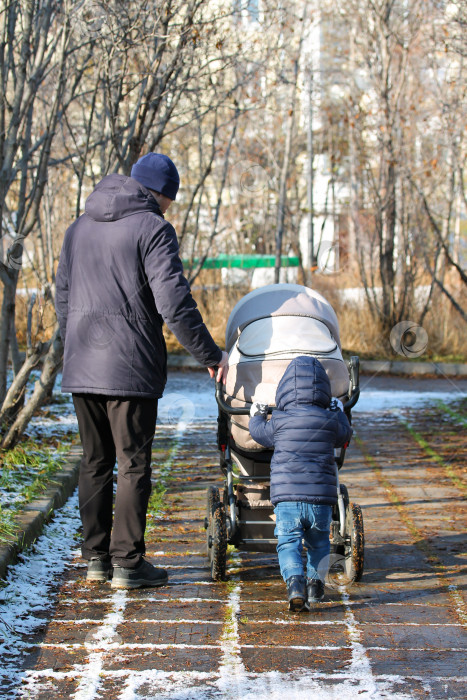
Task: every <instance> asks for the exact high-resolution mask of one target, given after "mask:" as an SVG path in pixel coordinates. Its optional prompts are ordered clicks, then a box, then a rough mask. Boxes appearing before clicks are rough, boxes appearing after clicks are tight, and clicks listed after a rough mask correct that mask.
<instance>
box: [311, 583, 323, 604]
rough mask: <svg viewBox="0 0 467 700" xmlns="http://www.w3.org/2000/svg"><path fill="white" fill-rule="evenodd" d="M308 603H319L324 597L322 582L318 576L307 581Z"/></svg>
mask: <svg viewBox="0 0 467 700" xmlns="http://www.w3.org/2000/svg"><path fill="white" fill-rule="evenodd" d="M307 592H308V603H321V601H322V600H323V598H324V583H323V581H320V579H319V578H316V579H314V578H309V579H308V581H307Z"/></svg>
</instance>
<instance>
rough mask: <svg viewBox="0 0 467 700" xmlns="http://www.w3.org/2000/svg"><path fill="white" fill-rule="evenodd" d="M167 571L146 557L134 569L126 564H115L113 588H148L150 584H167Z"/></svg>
mask: <svg viewBox="0 0 467 700" xmlns="http://www.w3.org/2000/svg"><path fill="white" fill-rule="evenodd" d="M167 580H168V577H167V571H165V569H158V568H157V567H155V566H154V565H153V564H150V563H149V562H148V561H146V560H145V559H142V560H141V563H140V564H138V566H137V567H136V568H134V569H128V568H126V567H124V566H114V569H113V576H112V583H111V586H112V588H146V587H149V586H165V584H166V583H167Z"/></svg>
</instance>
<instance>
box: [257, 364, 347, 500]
mask: <svg viewBox="0 0 467 700" xmlns="http://www.w3.org/2000/svg"><path fill="white" fill-rule="evenodd" d="M330 401H331V385H330V383H329V379H328V377H327V375H326V372H325V370H324V368H323V365H322V364H321V363H320V362H319V361H318V360H317V359H316V358H314V357H309V356H302V357H296V358H295V359H294V360H292V362H291V363H290V365H289V366H288V367H287V369H286V371H285V373H284V376H283V377H282V379H281V380H280V382H279V385H278V387H277V391H276V406H277V409H275V410H274V411H273V413H272V416H271V420H270V421H267V420H266V419H265V418H264V417H263V416H254V417H253V418H251V419H250V433H251V436H252V438H253V439H254V440H256V442H259V444H260V445H264V447H274V455H273V457H272V460H271V501H272V503H273V504H274V505H276V503H280V502H281V501H306V502H308V503H321V504H328V505H334V504H335V503H337V480H336V466H335V461H334V448H335V447H342V446H343V445H344V444H345V443H346V442H348V441H349V440H350V437H351V435H352V428H351V427H350V425H349V421H348V420H347V417H346V415H345V414H344V413H343V412H342V411H340V410H337V411H330V410H329V408H328V407H329V404H330Z"/></svg>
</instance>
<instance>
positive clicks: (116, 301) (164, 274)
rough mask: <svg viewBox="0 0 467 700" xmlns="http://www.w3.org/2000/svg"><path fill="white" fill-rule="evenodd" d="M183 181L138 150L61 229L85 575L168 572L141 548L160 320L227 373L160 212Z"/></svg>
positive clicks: (134, 577) (65, 382) (60, 308)
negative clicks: (125, 171) (79, 448)
mask: <svg viewBox="0 0 467 700" xmlns="http://www.w3.org/2000/svg"><path fill="white" fill-rule="evenodd" d="M178 187H179V175H178V172H177V169H176V167H175V165H174V163H173V162H172V161H171V160H170V158H168V157H167V156H164V155H162V154H157V153H149V154H147V155H145V156H143V157H142V158H140V160H139V161H138V162H137V163H136V164H135V165H134V166H133V169H132V171H131V177H126V176H125V175H118V174H113V175H108V176H107V177H104V179H103V180H101V182H99V183H98V185H97V186H96V188H95V189H94V191H93V192H92V193H91V195H90V196H89V197H88V199H87V200H86V205H85V211H84V214H83V215H82V216H80V217H79V218H78V219H77V220H76V221H75V222H74V223H73V224H72V225H71V226H70V228H69V229H68V230H67V232H66V234H65V240H64V243H63V248H62V252H61V255H60V262H59V266H58V270H57V275H56V310H57V316H58V320H59V323H60V330H61V336H62V340H63V343H64V361H63V379H62V391H64V392H71V393H72V394H73V401H74V405H75V409H76V414H77V417H78V424H79V429H80V435H81V441H82V445H83V459H82V463H81V469H80V481H79V494H80V513H81V518H82V522H83V537H84V543H83V547H82V553H83V556H84V558H85V559H87V560H88V562H89V563H88V573H87V579H88V580H99V581H103V580H107V579H108V578H109V577H110V576H111V575H112V569H113V577H112V586H113V587H115V588H136V587H140V586H143V585H152V586H153V585H161V584H163V583H165V582H166V581H167V573H166V572H165V571H164V570H163V569H158V568H156V567H154V566H153V565H152V564H150V563H149V562H147V561H146V560H144V559H143V554H144V552H145V545H144V530H145V525H146V511H147V505H148V500H149V495H150V489H151V468H150V462H151V445H152V439H153V436H154V431H155V423H156V416H157V400H158V399H159V398H160V397H161V396H162V393H163V390H164V386H165V383H166V379H167V352H166V347H165V342H164V337H163V333H162V325H163V322H165V323H167V325H168V327H169V328H170V329H171V330H172V331H173V332H174V334H175V335H176V336H177V338H178V340H179V341H180V343H181V344H182V345H183V346H184V347H185V348H186V349H187V350H188V351H189V352H190V353H191V354H192V355H193V356H194V357H195V358H196V359H197V360H198V361H199V363H200V364H201V365H203V366H205V367H207V368H210V374H211V376H214V369H212V368H213V367H214V366H216V365H219V366H220V367H221V369H220V370H219V374H220V375H221V374H222V370H223V369H224V370H225V368H226V366H227V354H226V353H224V352H223V351H222V350H221V349H220V348H219V347H218V346H217V345H216V343H215V342H214V340H213V339H212V337H211V335H210V334H209V332H208V330H207V328H206V326H205V325H204V323H203V319H202V317H201V314H200V313H199V311H198V309H197V306H196V303H195V301H194V299H193V297H192V296H191V292H190V288H189V285H188V282H187V280H186V279H185V277H184V275H183V268H182V263H181V261H180V258H179V252H178V242H177V236H176V233H175V230H174V228H173V227H172V226H171V224H170V223H169V222H168V221H166V220H165V219H164V213H165V212H166V210H167V209H168V207H169V206H170V204H171V202H172V201H173V200H174V199H175V197H176V194H177V191H178ZM116 459H117V462H118V488H117V495H116V499H115V509H114V517H113V527H112V499H113V478H112V472H113V468H114V465H115V460H116Z"/></svg>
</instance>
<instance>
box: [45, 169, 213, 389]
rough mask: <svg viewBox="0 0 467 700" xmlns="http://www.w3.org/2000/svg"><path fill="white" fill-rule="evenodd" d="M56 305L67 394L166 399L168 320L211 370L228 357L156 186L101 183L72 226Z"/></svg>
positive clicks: (117, 178) (118, 180)
mask: <svg viewBox="0 0 467 700" xmlns="http://www.w3.org/2000/svg"><path fill="white" fill-rule="evenodd" d="M55 306H56V310H57V317H58V320H59V323H60V330H61V335H62V340H63V343H64V345H65V354H64V360H63V380H62V390H63V391H65V392H72V393H89V394H105V395H109V396H134V397H137V396H140V397H145V398H158V397H160V396H162V392H163V390H164V386H165V382H166V378H167V377H166V375H167V370H166V365H167V362H166V359H167V354H166V349H165V342H164V337H163V334H162V324H163V321H165V322H166V323H167V325H168V326H169V328H170V329H171V330H172V331H173V332H174V333H175V335H176V336H177V338H178V340H179V341H180V343H181V344H182V345H184V346H185V348H186V349H187V350H189V352H191V354H192V355H193V356H194V357H195V358H196V359H197V360H198V362H199V363H200V364H201V365H204V366H205V367H212V366H213V365H216V364H217V363H218V362H220V360H221V357H222V351H221V350H220V348H219V347H218V346H217V345H216V343H215V342H214V340H213V339H212V337H211V335H210V334H209V332H208V330H207V328H206V326H205V325H204V323H203V319H202V318H201V314H200V313H199V311H198V309H197V308H196V303H195V301H194V299H193V297H192V296H191V293H190V287H189V285H188V282H187V280H186V279H185V277H184V276H183V268H182V263H181V261H180V258H179V255H178V242H177V236H176V233H175V230H174V228H173V226H171V224H169V222H168V221H165V220H164V217H163V216H162V212H161V211H160V209H159V205H158V204H157V202H156V200H155V199H154V197H153V196H152V195H151V193H150V192H149V190H147V189H146V188H145V187H144V186H143V185H140V184H139V182H137V181H136V180H135V179H133V178H131V177H126V176H125V175H118V174H113V175H108V176H107V177H105V178H104V179H103V180H101V182H100V183H99V184H98V185H97V187H96V188H95V190H94V191H93V192H92V194H91V195H90V196H89V197H88V199H87V200H86V207H85V213H84V214H83V215H82V216H80V217H79V219H77V220H76V221H75V222H74V223H73V224H72V225H71V226H70V228H69V229H68V230H67V232H66V234H65V241H64V243H63V248H62V252H61V255H60V263H59V266H58V270H57V276H56V297H55Z"/></svg>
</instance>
